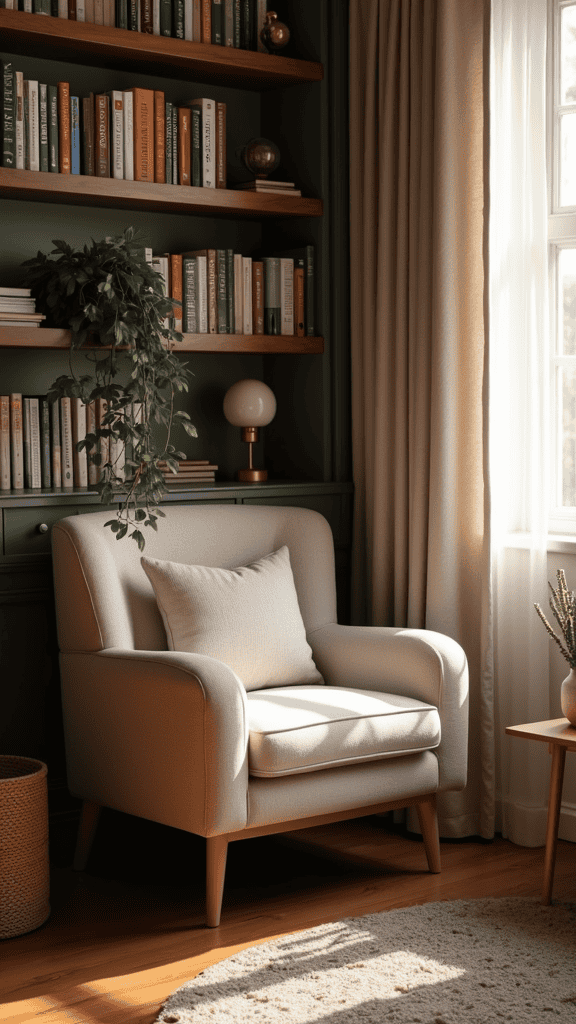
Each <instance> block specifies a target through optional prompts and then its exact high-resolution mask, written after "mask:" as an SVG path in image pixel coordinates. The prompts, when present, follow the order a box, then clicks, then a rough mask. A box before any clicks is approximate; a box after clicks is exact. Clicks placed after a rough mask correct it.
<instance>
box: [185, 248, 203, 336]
mask: <svg viewBox="0 0 576 1024" xmlns="http://www.w3.org/2000/svg"><path fill="white" fill-rule="evenodd" d="M197 276H198V258H197V257H196V256H184V257H183V259H182V277H183V283H182V290H183V293H184V323H183V326H184V330H185V331H186V333H187V334H198V333H199V331H198V305H197V287H198V285H197Z"/></svg>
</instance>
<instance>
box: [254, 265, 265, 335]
mask: <svg viewBox="0 0 576 1024" xmlns="http://www.w3.org/2000/svg"><path fill="white" fill-rule="evenodd" d="M252 333H253V334H264V265H263V263H261V262H260V260H252Z"/></svg>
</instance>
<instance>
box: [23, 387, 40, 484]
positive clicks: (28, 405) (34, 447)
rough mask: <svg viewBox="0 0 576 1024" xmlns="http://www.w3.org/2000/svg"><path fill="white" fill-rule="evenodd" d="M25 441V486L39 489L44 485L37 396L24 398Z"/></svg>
mask: <svg viewBox="0 0 576 1024" xmlns="http://www.w3.org/2000/svg"><path fill="white" fill-rule="evenodd" d="M22 418H23V427H22V429H23V441H24V486H25V487H28V488H31V489H34V490H39V489H40V488H41V487H42V459H41V454H40V452H41V448H40V405H39V400H38V398H36V397H31V396H28V395H25V396H24V397H23V398H22Z"/></svg>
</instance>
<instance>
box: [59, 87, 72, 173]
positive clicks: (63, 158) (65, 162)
mask: <svg viewBox="0 0 576 1024" xmlns="http://www.w3.org/2000/svg"><path fill="white" fill-rule="evenodd" d="M58 150H59V158H60V174H70V173H71V140H70V84H69V82H58Z"/></svg>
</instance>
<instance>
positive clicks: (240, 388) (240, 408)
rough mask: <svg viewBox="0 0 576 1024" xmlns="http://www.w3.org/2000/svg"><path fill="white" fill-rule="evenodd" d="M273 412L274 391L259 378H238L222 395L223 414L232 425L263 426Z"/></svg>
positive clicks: (270, 418) (274, 411)
mask: <svg viewBox="0 0 576 1024" xmlns="http://www.w3.org/2000/svg"><path fill="white" fill-rule="evenodd" d="M275 414H276V398H275V397H274V392H273V391H271V390H270V388H269V387H268V385H267V384H264V383H263V382H262V381H261V380H239V381H237V382H236V384H233V385H232V387H231V388H228V391H227V392H226V394H225V395H224V415H225V417H226V419H227V420H228V422H229V423H231V424H232V426H234V427H265V426H266V424H268V423H270V420H273V419H274V416H275Z"/></svg>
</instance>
